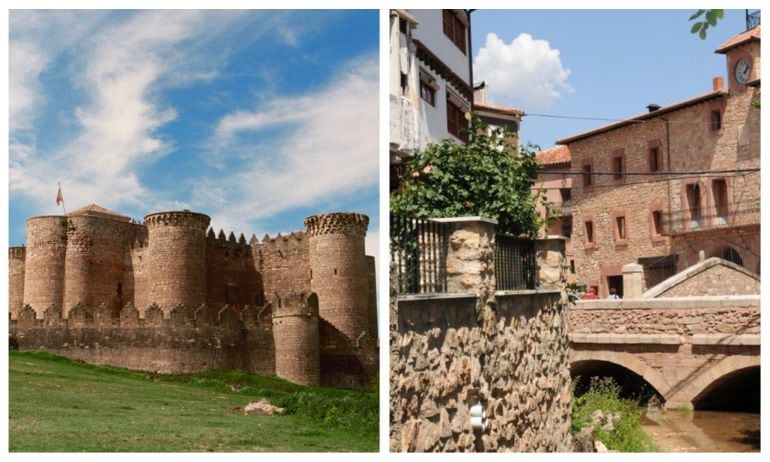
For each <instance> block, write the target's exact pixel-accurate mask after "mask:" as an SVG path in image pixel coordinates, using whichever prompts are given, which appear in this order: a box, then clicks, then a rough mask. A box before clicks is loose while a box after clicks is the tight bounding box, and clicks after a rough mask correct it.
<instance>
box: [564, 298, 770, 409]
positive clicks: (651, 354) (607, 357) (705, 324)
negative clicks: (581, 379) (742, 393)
mask: <svg viewBox="0 0 770 462" xmlns="http://www.w3.org/2000/svg"><path fill="white" fill-rule="evenodd" d="M759 307H760V302H759V295H730V296H701V297H697V296H691V297H671V298H638V299H625V300H591V301H579V302H577V303H576V304H575V305H572V306H570V308H569V313H568V317H569V340H570V345H571V357H570V364H571V367H572V374H573V375H578V374H580V373H581V372H587V371H591V370H594V371H595V370H597V369H601V368H602V367H605V368H606V367H609V368H613V367H614V368H617V367H621V368H623V369H625V370H627V371H630V372H633V373H634V374H636V375H638V376H639V377H641V378H643V379H644V380H645V381H646V382H647V383H648V384H649V385H650V386H652V387H653V388H654V389H655V390H656V391H657V392H658V393H659V394H660V395H661V396H662V397H663V399H664V400H665V405H666V407H667V408H669V409H674V408H680V407H682V406H684V407H687V408H690V409H692V408H693V406H697V404H698V403H699V402H702V400H708V399H709V398H708V397H709V395H710V394H711V392H712V391H713V390H715V389H718V388H720V387H723V386H728V387H729V383H730V381H731V380H733V379H735V378H736V377H739V376H741V375H745V374H755V376H756V378H757V381H758V377H759V374H758V372H759V367H760V337H759V334H760V321H759V314H760V312H759Z"/></svg>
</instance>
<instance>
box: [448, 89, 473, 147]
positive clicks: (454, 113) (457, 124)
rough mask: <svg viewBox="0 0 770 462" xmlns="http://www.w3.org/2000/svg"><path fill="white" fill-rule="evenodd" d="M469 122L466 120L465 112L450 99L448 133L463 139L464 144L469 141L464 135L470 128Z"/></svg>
mask: <svg viewBox="0 0 770 462" xmlns="http://www.w3.org/2000/svg"><path fill="white" fill-rule="evenodd" d="M467 122H468V121H467V120H465V113H464V112H463V110H462V109H461V108H460V107H459V106H457V105H456V104H455V103H453V102H452V101H451V100H450V99H449V98H448V97H447V99H446V128H447V131H448V132H449V133H450V134H452V135H454V136H456V137H457V138H459V139H461V140H462V141H463V142H464V143H465V142H467V141H468V137H467V136H466V135H465V134H464V133H463V130H464V129H465V128H467V127H468V124H467Z"/></svg>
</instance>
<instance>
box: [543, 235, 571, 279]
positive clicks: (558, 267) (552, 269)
mask: <svg viewBox="0 0 770 462" xmlns="http://www.w3.org/2000/svg"><path fill="white" fill-rule="evenodd" d="M566 249H567V238H566V237H561V236H558V237H546V238H541V239H536V240H535V257H536V260H537V285H538V287H540V288H543V289H548V288H556V289H561V288H562V287H564V284H565V283H566V281H567V280H566V265H567V259H566V257H565V253H566Z"/></svg>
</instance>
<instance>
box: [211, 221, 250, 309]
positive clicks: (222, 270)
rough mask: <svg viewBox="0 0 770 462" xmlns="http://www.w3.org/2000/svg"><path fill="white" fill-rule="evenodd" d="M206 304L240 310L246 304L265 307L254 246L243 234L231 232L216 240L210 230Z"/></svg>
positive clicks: (212, 231) (220, 233) (221, 233)
mask: <svg viewBox="0 0 770 462" xmlns="http://www.w3.org/2000/svg"><path fill="white" fill-rule="evenodd" d="M206 304H207V305H209V306H219V307H221V306H224V305H230V306H232V307H234V308H235V309H236V310H240V309H241V308H242V307H244V306H245V305H251V306H262V305H264V293H263V288H262V278H261V276H260V274H259V272H258V271H257V266H256V264H255V263H254V255H253V253H252V250H251V246H250V245H248V244H247V243H246V238H245V237H244V236H243V234H241V236H240V238H239V239H238V240H236V239H235V235H234V234H233V233H232V232H231V233H230V236H229V237H228V238H225V235H224V232H222V231H220V232H219V237H215V235H214V230H213V229H210V230H209V233H208V236H207V239H206Z"/></svg>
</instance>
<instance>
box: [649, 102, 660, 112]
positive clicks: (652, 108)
mask: <svg viewBox="0 0 770 462" xmlns="http://www.w3.org/2000/svg"><path fill="white" fill-rule="evenodd" d="M658 109H660V106H659V105H657V104H655V103H652V104H648V105H647V110H648V111H649V112H655V111H657V110H658Z"/></svg>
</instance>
